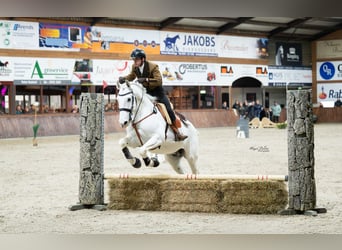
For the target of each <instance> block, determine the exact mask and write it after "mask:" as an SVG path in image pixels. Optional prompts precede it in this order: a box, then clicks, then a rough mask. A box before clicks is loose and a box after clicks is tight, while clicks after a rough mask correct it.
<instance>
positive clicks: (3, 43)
mask: <svg viewBox="0 0 342 250" xmlns="http://www.w3.org/2000/svg"><path fill="white" fill-rule="evenodd" d="M0 48H1V49H39V24H38V23H35V22H22V21H20V22H19V21H7V20H0Z"/></svg>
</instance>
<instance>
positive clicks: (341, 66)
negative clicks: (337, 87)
mask: <svg viewBox="0 0 342 250" xmlns="http://www.w3.org/2000/svg"><path fill="white" fill-rule="evenodd" d="M336 80H337V81H341V80H342V61H331V62H318V63H317V81H336Z"/></svg>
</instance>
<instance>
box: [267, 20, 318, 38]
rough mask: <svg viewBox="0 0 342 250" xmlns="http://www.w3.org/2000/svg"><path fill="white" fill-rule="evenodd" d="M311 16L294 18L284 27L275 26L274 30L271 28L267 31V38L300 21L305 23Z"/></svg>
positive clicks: (298, 23)
mask: <svg viewBox="0 0 342 250" xmlns="http://www.w3.org/2000/svg"><path fill="white" fill-rule="evenodd" d="M311 18H312V17H304V18H298V19H295V20H293V21H291V22H289V23H287V25H286V26H285V27H278V28H275V29H274V30H271V31H270V32H269V36H268V37H269V38H270V37H273V36H275V35H277V34H279V33H282V32H284V31H285V30H288V29H290V28H293V27H296V26H298V25H300V24H302V23H305V22H306V21H308V20H310V19H311Z"/></svg>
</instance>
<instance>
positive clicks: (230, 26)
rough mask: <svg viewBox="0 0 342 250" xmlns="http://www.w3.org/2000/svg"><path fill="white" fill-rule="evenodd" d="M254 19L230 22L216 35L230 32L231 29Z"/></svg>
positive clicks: (219, 29)
mask: <svg viewBox="0 0 342 250" xmlns="http://www.w3.org/2000/svg"><path fill="white" fill-rule="evenodd" d="M252 18H253V17H239V18H237V19H236V21H234V22H228V23H226V24H225V25H222V26H221V27H219V28H218V31H217V33H216V34H217V35H219V34H221V33H223V32H225V31H228V30H230V29H232V28H234V27H236V26H238V25H240V24H241V23H244V22H245V21H247V20H250V19H252Z"/></svg>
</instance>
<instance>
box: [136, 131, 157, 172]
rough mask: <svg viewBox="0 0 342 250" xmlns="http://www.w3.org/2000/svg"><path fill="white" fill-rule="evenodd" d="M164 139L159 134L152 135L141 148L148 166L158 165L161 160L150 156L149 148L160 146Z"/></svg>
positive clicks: (140, 150) (140, 151) (142, 155)
mask: <svg viewBox="0 0 342 250" xmlns="http://www.w3.org/2000/svg"><path fill="white" fill-rule="evenodd" d="M162 142H163V140H162V139H161V138H160V136H158V135H154V136H152V137H151V138H150V139H149V140H148V141H147V142H146V143H145V144H144V145H142V146H141V147H140V149H139V153H140V155H141V157H142V158H143V160H144V163H145V165H146V166H149V167H158V166H159V161H158V158H157V157H152V158H149V157H148V155H147V152H148V151H149V150H152V149H155V148H158V147H160V145H161V144H162Z"/></svg>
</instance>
